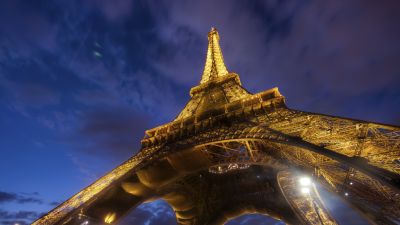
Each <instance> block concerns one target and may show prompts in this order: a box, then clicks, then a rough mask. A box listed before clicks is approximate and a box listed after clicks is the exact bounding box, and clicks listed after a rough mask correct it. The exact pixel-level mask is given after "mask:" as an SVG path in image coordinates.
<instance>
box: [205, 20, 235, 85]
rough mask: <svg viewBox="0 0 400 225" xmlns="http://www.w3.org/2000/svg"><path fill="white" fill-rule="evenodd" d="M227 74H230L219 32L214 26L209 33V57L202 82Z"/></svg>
mask: <svg viewBox="0 0 400 225" xmlns="http://www.w3.org/2000/svg"><path fill="white" fill-rule="evenodd" d="M226 74H228V70H227V69H226V66H225V63H224V58H223V57H222V51H221V47H220V46H219V34H218V31H217V29H215V28H214V27H212V28H211V31H210V32H209V33H208V49H207V58H206V64H205V66H204V71H203V75H202V77H201V81H200V83H201V84H203V83H206V82H208V81H210V80H213V79H216V78H218V77H221V76H224V75H226Z"/></svg>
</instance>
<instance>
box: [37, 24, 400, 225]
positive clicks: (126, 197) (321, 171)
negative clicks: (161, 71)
mask: <svg viewBox="0 0 400 225" xmlns="http://www.w3.org/2000/svg"><path fill="white" fill-rule="evenodd" d="M190 95H191V99H190V101H189V102H188V103H187V104H186V106H185V108H184V109H183V110H182V112H181V113H180V114H179V115H178V116H177V118H176V119H175V120H173V121H172V122H170V123H168V124H165V125H162V126H159V127H156V128H153V129H150V130H147V131H146V132H145V133H146V135H145V137H144V138H143V140H142V148H141V150H140V151H139V152H138V153H137V154H136V155H134V156H133V157H131V158H130V159H128V160H127V161H126V162H124V163H123V164H121V165H120V166H118V167H117V168H115V169H114V170H112V171H111V172H109V173H108V174H106V175H105V176H103V177H101V178H100V179H98V180H97V181H95V182H94V183H93V184H91V185H90V186H88V187H87V188H85V189H83V190H82V191H80V192H79V193H77V194H76V195H74V196H72V197H71V198H70V199H68V200H67V201H65V202H64V203H62V204H61V205H59V206H58V207H56V208H55V209H53V210H52V211H50V212H49V213H48V214H46V215H44V216H43V217H42V218H40V219H38V220H37V221H35V222H34V223H33V224H35V225H42V224H43V225H45V224H88V223H90V224H117V223H118V221H119V220H120V219H121V218H123V217H124V216H125V215H126V214H127V213H128V212H129V211H130V210H132V209H134V208H135V207H137V206H138V205H140V204H141V203H143V202H148V201H152V200H155V199H160V198H161V199H164V200H165V201H167V202H168V203H169V204H170V205H171V206H172V208H173V209H174V211H175V214H176V218H177V221H178V223H179V224H191V225H196V224H200V225H202V224H224V223H225V222H226V221H228V220H230V219H231V218H235V217H237V216H239V215H242V214H246V213H261V214H265V215H268V216H270V217H273V218H276V219H279V220H282V221H284V222H285V223H287V224H296V225H297V224H321V225H322V224H337V223H336V221H335V218H333V217H332V216H331V215H330V213H329V211H328V210H327V209H326V208H325V206H324V203H323V202H322V201H321V199H320V197H319V194H318V190H317V188H316V187H315V186H314V185H313V183H319V184H321V185H323V186H325V188H326V189H328V190H329V191H330V192H332V193H334V194H337V195H339V196H341V197H342V198H343V199H344V200H345V201H347V202H348V203H349V204H350V205H351V206H352V207H354V208H355V209H357V210H358V211H359V212H361V213H362V215H363V216H365V217H366V218H367V219H368V220H370V221H371V222H373V223H375V224H399V223H400V220H399V218H400V128H399V127H396V126H391V125H385V124H378V123H372V122H367V121H361V120H354V119H347V118H341V117H335V116H329V115H322V114H317V113H310V112H303V111H299V110H295V109H290V108H288V107H287V106H286V105H285V98H284V96H282V95H281V94H280V92H279V91H278V89H277V88H273V89H270V90H266V91H263V92H261V93H257V94H252V93H249V92H248V91H247V90H246V89H244V88H243V87H242V85H241V82H240V79H239V76H238V75H237V74H235V73H232V72H228V70H227V68H226V66H225V64H224V60H223V57H222V51H221V48H220V45H219V35H218V32H217V31H216V30H215V29H214V28H212V30H211V31H210V33H209V34H208V50H207V58H206V63H205V67H204V72H203V75H202V78H201V82H200V84H199V85H198V86H196V87H193V88H192V89H191V90H190ZM304 176H308V177H310V180H312V182H310V180H306V181H305V182H299V178H300V177H304Z"/></svg>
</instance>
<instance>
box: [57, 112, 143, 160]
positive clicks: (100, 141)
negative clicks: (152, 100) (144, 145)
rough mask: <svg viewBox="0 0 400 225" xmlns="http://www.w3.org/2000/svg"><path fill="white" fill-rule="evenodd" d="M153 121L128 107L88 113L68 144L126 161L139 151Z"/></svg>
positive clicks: (79, 121)
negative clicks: (145, 133)
mask: <svg viewBox="0 0 400 225" xmlns="http://www.w3.org/2000/svg"><path fill="white" fill-rule="evenodd" d="M149 121H150V119H149V118H148V117H147V116H146V115H143V114H138V113H137V112H135V111H134V110H132V109H130V108H127V107H126V108H108V109H104V108H102V109H97V110H91V111H85V112H83V113H82V115H81V116H80V117H79V118H78V122H77V124H76V126H77V127H75V128H74V129H73V130H72V132H73V133H71V134H69V135H70V136H69V137H68V138H67V139H66V140H65V141H66V142H67V143H70V144H72V145H73V146H75V148H76V149H77V150H80V151H83V152H86V153H88V154H94V153H96V154H106V155H111V156H113V157H115V158H121V159H123V157H125V159H126V158H127V157H129V156H131V155H132V154H133V153H135V152H136V151H137V150H138V148H139V146H140V139H141V138H142V137H143V136H144V130H146V129H148V128H149V124H150V122H149Z"/></svg>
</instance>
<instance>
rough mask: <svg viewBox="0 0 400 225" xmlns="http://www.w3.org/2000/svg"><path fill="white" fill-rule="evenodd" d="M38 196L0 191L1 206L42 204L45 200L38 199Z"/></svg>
mask: <svg viewBox="0 0 400 225" xmlns="http://www.w3.org/2000/svg"><path fill="white" fill-rule="evenodd" d="M36 195H37V194H17V193H13V192H4V191H0V204H1V203H7V202H16V203H19V204H25V203H36V204H42V203H43V200H42V199H39V198H37V197H36Z"/></svg>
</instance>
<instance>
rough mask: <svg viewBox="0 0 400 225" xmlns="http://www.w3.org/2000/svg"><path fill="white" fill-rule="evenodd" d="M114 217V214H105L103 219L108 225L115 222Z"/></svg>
mask: <svg viewBox="0 0 400 225" xmlns="http://www.w3.org/2000/svg"><path fill="white" fill-rule="evenodd" d="M115 217H116V214H115V213H107V215H106V217H105V218H104V222H105V223H108V224H110V223H112V222H113V221H114V220H115Z"/></svg>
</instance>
